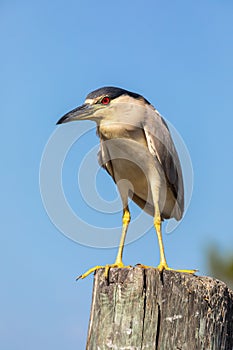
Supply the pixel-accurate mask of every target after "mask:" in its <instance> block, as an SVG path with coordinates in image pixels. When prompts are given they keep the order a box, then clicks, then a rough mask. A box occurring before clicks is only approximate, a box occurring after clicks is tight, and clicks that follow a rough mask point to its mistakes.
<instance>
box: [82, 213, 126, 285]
mask: <svg viewBox="0 0 233 350" xmlns="http://www.w3.org/2000/svg"><path fill="white" fill-rule="evenodd" d="M122 221H123V226H122V234H121V240H120V245H119V249H118V253H117V257H116V261H115V263H114V264H109V265H106V266H95V267H92V268H91V269H89V270H88V271H87V272H85V273H84V274H82V275H81V276H79V277H77V280H78V279H83V278H85V277H87V276H88V275H90V274H91V273H92V272H95V271H96V270H99V269H102V268H105V271H104V275H105V277H107V276H108V272H109V269H110V268H111V267H131V266H124V264H123V262H122V255H123V249H124V244H125V237H126V233H127V230H128V226H129V223H130V212H129V209H128V207H126V208H125V209H124V211H123V219H122Z"/></svg>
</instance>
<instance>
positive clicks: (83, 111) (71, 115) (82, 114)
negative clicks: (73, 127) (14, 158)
mask: <svg viewBox="0 0 233 350" xmlns="http://www.w3.org/2000/svg"><path fill="white" fill-rule="evenodd" d="M92 112H93V106H91V105H89V104H83V105H82V106H80V107H77V108H75V109H73V110H72V111H70V112H68V113H66V114H65V115H63V117H61V118H60V119H59V120H58V122H57V124H63V123H68V122H72V121H74V120H81V119H85V118H86V117H87V116H89V115H90V114H91V113H92Z"/></svg>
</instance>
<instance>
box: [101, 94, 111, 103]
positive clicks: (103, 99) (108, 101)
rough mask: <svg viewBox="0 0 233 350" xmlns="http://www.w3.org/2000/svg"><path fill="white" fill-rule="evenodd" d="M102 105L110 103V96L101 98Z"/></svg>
mask: <svg viewBox="0 0 233 350" xmlns="http://www.w3.org/2000/svg"><path fill="white" fill-rule="evenodd" d="M101 103H102V105H108V104H109V103H110V98H109V97H108V96H105V97H104V98H102V100H101Z"/></svg>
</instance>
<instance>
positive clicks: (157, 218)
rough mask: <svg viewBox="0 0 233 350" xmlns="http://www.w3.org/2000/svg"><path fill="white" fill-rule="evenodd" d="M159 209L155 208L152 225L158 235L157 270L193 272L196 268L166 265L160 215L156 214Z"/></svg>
mask: <svg viewBox="0 0 233 350" xmlns="http://www.w3.org/2000/svg"><path fill="white" fill-rule="evenodd" d="M158 212H159V210H158V209H157V214H156V215H155V218H154V226H155V229H156V233H157V236H158V242H159V251H160V263H159V265H158V266H157V269H159V271H162V270H172V271H178V272H186V273H191V274H193V273H195V272H196V271H197V270H176V269H171V268H170V267H168V265H167V260H166V257H165V252H164V246H163V238H162V232H161V217H160V214H158Z"/></svg>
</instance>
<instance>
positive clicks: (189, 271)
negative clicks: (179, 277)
mask: <svg viewBox="0 0 233 350" xmlns="http://www.w3.org/2000/svg"><path fill="white" fill-rule="evenodd" d="M136 266H137V267H141V268H143V269H158V270H159V271H160V272H162V271H163V270H168V271H175V272H183V273H190V274H195V273H196V272H197V271H198V270H177V269H172V268H171V267H168V265H167V264H164V263H160V264H159V265H158V266H157V267H153V266H147V265H143V264H137V265H136Z"/></svg>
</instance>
